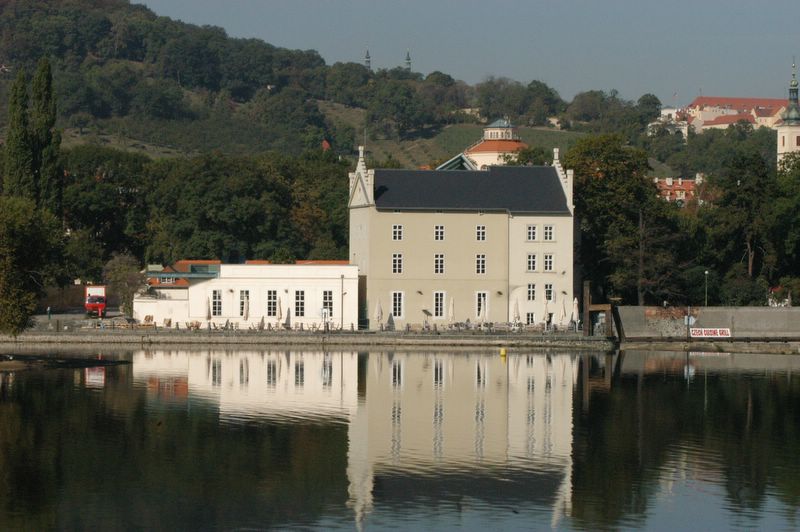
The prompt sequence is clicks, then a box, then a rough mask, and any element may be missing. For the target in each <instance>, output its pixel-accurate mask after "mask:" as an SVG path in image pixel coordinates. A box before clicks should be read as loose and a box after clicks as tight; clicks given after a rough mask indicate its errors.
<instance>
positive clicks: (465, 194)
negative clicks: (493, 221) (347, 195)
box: [375, 166, 569, 214]
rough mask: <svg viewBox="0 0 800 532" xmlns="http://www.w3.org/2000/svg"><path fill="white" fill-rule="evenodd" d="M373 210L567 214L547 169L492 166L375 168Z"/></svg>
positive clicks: (556, 183)
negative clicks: (428, 168) (405, 168)
mask: <svg viewBox="0 0 800 532" xmlns="http://www.w3.org/2000/svg"><path fill="white" fill-rule="evenodd" d="M375 206H376V208H378V209H392V210H442V211H478V210H483V211H508V212H511V213H539V214H569V209H568V208H567V199H566V197H565V195H564V189H563V188H562V187H561V183H560V182H559V178H558V173H557V172H556V169H555V168H554V167H552V166H491V167H489V170H482V171H469V170H389V169H376V170H375Z"/></svg>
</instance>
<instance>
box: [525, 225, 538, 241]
mask: <svg viewBox="0 0 800 532" xmlns="http://www.w3.org/2000/svg"><path fill="white" fill-rule="evenodd" d="M537 227H538V226H537V225H536V224H528V226H527V227H526V229H525V240H526V241H527V242H536V237H537V236H538V235H537V233H538V231H537Z"/></svg>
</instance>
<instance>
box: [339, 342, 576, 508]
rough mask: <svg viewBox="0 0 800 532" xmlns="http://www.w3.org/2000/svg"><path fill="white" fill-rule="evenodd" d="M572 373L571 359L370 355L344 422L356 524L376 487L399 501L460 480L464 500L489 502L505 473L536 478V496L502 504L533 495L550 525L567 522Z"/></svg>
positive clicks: (496, 494)
mask: <svg viewBox="0 0 800 532" xmlns="http://www.w3.org/2000/svg"><path fill="white" fill-rule="evenodd" d="M577 372H578V357H576V356H571V355H554V356H544V355H529V356H513V357H509V358H508V360H507V361H504V360H503V359H502V358H501V357H498V356H487V355H466V354H462V355H410V354H380V355H376V354H373V355H371V358H370V364H369V367H368V369H367V377H366V392H367V401H366V402H364V403H360V404H359V406H358V409H357V411H356V415H355V417H354V418H353V420H352V421H351V424H350V459H349V461H348V463H349V467H348V476H349V479H350V504H351V505H352V507H353V508H354V510H355V511H356V515H357V518H360V517H362V516H363V515H365V514H366V513H368V512H369V511H370V508H371V506H372V504H373V497H375V496H376V495H375V494H374V493H373V487H374V485H375V483H376V482H379V483H380V485H381V486H382V489H381V496H382V497H393V496H399V495H400V493H394V494H393V493H391V491H392V486H395V487H396V489H398V490H400V491H402V486H406V485H414V486H422V485H426V484H431V483H435V482H436V480H435V478H436V477H439V478H440V479H444V478H447V477H454V476H457V477H464V478H465V479H466V481H467V483H468V484H467V485H466V486H465V487H464V490H465V493H463V496H464V497H475V498H478V499H481V500H492V499H494V498H498V499H499V498H501V497H503V495H502V494H501V493H500V492H502V491H503V489H504V488H503V487H502V486H501V484H502V482H501V481H497V476H498V475H500V476H502V472H504V471H508V470H509V469H513V470H514V471H515V472H516V474H520V475H522V476H523V477H524V476H525V474H526V473H525V472H527V474H531V473H534V472H535V475H536V477H535V482H537V483H538V485H539V487H540V488H542V491H541V492H538V493H531V492H526V493H516V494H511V495H509V496H510V497H512V498H514V499H515V500H518V501H519V500H523V501H526V500H528V501H529V500H534V499H536V498H537V497H539V498H541V500H540V502H542V503H544V504H547V505H550V506H551V507H552V509H553V514H554V518H555V519H557V518H558V517H559V516H560V515H563V514H565V513H567V514H568V513H569V510H570V504H571V503H570V501H571V464H572V462H571V455H572V403H573V389H574V385H575V383H576V379H577V374H578V373H577ZM516 478H517V481H519V482H520V483H521V484H525V483H526V482H531V481H533V478H532V477H526V478H525V479H524V480H521V479H520V478H519V477H516ZM415 481H418V482H415ZM490 486H491V489H488V490H486V491H484V489H485V488H489V487H490ZM510 486H511V485H509V487H510ZM514 486H515V488H518V487H519V486H518V485H515V484H514ZM414 489H420V490H422V488H421V487H420V488H414ZM420 493H422V491H420ZM505 502H508V501H505Z"/></svg>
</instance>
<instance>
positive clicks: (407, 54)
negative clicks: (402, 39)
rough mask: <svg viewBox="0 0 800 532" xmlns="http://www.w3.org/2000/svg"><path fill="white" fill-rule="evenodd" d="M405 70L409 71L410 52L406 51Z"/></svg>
mask: <svg viewBox="0 0 800 532" xmlns="http://www.w3.org/2000/svg"><path fill="white" fill-rule="evenodd" d="M406 70H408V71H410V70H411V50H409V49H406Z"/></svg>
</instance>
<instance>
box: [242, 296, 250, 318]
mask: <svg viewBox="0 0 800 532" xmlns="http://www.w3.org/2000/svg"><path fill="white" fill-rule="evenodd" d="M243 314H244V315H243V316H242V317H243V318H244V321H247V320H248V319H249V318H250V298H249V297H248V298H246V299H245V300H244V313H243Z"/></svg>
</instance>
